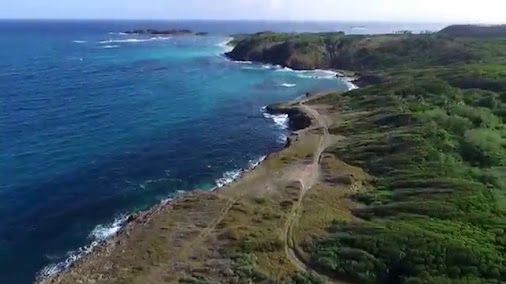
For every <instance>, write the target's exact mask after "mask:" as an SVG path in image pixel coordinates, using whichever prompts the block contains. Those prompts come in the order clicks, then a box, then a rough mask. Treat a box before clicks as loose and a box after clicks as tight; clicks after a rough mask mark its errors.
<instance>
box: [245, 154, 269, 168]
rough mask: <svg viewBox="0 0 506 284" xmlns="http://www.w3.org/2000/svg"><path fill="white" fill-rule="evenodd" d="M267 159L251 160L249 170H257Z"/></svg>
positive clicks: (264, 157) (263, 157)
mask: <svg viewBox="0 0 506 284" xmlns="http://www.w3.org/2000/svg"><path fill="white" fill-rule="evenodd" d="M266 158H267V156H262V157H260V158H258V159H255V160H250V161H249V163H248V170H253V169H256V167H258V166H259V165H260V164H261V163H262V162H263V161H265V159H266Z"/></svg>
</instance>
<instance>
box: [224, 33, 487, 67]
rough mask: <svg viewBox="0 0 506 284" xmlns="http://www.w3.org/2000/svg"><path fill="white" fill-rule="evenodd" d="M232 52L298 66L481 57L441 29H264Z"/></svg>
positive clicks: (423, 62) (403, 63) (240, 57)
mask: <svg viewBox="0 0 506 284" xmlns="http://www.w3.org/2000/svg"><path fill="white" fill-rule="evenodd" d="M227 56H228V57H230V58H231V59H233V60H242V61H257V62H264V63H271V64H279V65H282V66H287V67H290V68H293V69H314V68H322V69H346V70H357V71H361V70H375V69H384V68H399V67H425V66H433V65H449V64H452V63H456V62H470V61H472V60H474V59H477V55H476V54H475V53H474V52H473V50H472V48H470V47H469V46H467V45H466V42H463V41H459V40H455V39H452V38H449V37H445V36H439V35H437V34H423V35H411V34H402V35H375V36H352V35H349V36H345V35H344V34H343V33H322V34H276V33H260V34H255V35H251V36H247V37H244V38H243V39H242V40H239V41H238V42H237V45H236V47H235V48H234V49H233V50H232V51H231V52H229V53H227Z"/></svg>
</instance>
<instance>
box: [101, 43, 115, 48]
mask: <svg viewBox="0 0 506 284" xmlns="http://www.w3.org/2000/svg"><path fill="white" fill-rule="evenodd" d="M118 47H119V45H114V44H108V45H103V46H102V48H104V49H111V48H118Z"/></svg>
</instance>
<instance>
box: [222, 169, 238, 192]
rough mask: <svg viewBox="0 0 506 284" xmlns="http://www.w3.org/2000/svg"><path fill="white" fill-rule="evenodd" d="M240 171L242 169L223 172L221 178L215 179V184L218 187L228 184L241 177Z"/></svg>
mask: <svg viewBox="0 0 506 284" xmlns="http://www.w3.org/2000/svg"><path fill="white" fill-rule="evenodd" d="M242 173H243V170H241V169H236V170H232V171H228V172H225V173H224V174H223V176H222V177H221V178H219V179H217V180H216V186H217V187H218V188H220V187H224V186H226V185H229V184H231V183H233V182H234V181H236V180H238V179H239V178H240V177H241V175H242Z"/></svg>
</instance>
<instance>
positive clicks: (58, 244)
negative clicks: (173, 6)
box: [0, 21, 440, 283]
mask: <svg viewBox="0 0 506 284" xmlns="http://www.w3.org/2000/svg"><path fill="white" fill-rule="evenodd" d="M173 27H174V28H190V29H193V30H196V31H208V32H211V34H210V35H209V36H204V37H196V36H182V37H172V38H156V37H135V36H126V35H121V34H120V33H119V32H121V31H124V30H128V29H133V28H173ZM437 28H440V25H425V26H421V25H404V24H403V25H400V24H371V23H363V24H356V23H355V24H346V23H344V24H343V23H305V24H302V23H280V22H278V23H267V22H234V23H223V22H139V21H137V22H77V21H53V22H40V21H0V35H1V37H0V47H1V48H0V99H1V101H0V104H1V113H0V143H1V144H0V145H1V152H0V167H1V168H0V283H30V282H31V281H33V279H34V277H35V275H36V273H37V272H38V271H41V269H42V268H44V267H45V270H44V271H45V272H51V271H55V270H57V269H58V268H61V267H62V266H63V264H62V261H65V260H68V259H69V256H72V255H76V254H78V253H79V251H80V250H81V251H82V250H84V248H83V246H85V245H87V244H90V243H91V242H93V241H99V240H101V239H103V238H105V237H107V236H109V235H111V234H112V233H114V232H115V231H116V230H117V229H118V228H119V227H120V223H121V222H120V221H121V220H122V218H124V216H126V215H127V214H129V213H131V212H134V211H137V210H143V209H146V208H148V207H150V206H152V205H154V204H157V203H159V202H161V201H162V200H165V199H167V198H169V197H171V196H174V194H178V193H179V192H181V191H187V190H193V189H196V188H198V189H203V190H209V189H211V188H213V187H214V186H216V184H217V183H218V184H219V183H222V182H224V179H223V177H225V178H228V179H229V180H230V177H231V176H233V175H234V174H235V173H236V172H237V171H236V170H237V169H241V168H243V169H246V168H248V167H249V165H250V164H251V163H252V162H254V161H256V160H258V159H259V158H260V157H262V156H263V155H265V154H267V153H270V152H273V151H276V150H279V149H281V148H282V147H283V144H284V139H283V137H284V136H286V134H288V130H287V129H285V127H284V126H283V124H282V117H278V118H277V122H278V123H277V124H276V123H275V122H274V120H273V119H272V118H271V117H266V116H265V115H264V114H263V113H262V110H261V108H262V107H263V106H265V105H267V104H270V103H274V102H279V101H286V100H290V99H293V98H296V97H298V96H299V95H301V94H303V93H305V92H309V91H318V90H329V89H334V90H345V89H346V88H347V85H346V84H345V83H344V82H342V81H339V80H337V79H336V78H334V76H333V75H332V74H329V73H325V72H291V71H289V70H282V69H279V68H275V67H272V66H263V65H258V64H240V63H235V62H231V61H228V60H227V59H225V58H224V57H223V56H222V53H223V52H224V50H225V48H226V47H225V46H224V44H223V43H224V42H226V41H227V39H228V35H229V34H232V33H244V32H257V31H261V30H276V31H328V30H345V31H347V32H355V33H364V32H371V33H380V32H381V33H382V32H390V31H394V30H400V29H412V30H417V31H421V30H428V29H432V30H435V29H437ZM220 178H222V179H221V180H220ZM58 263H60V264H59V265H56V266H55V265H54V264H58Z"/></svg>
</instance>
